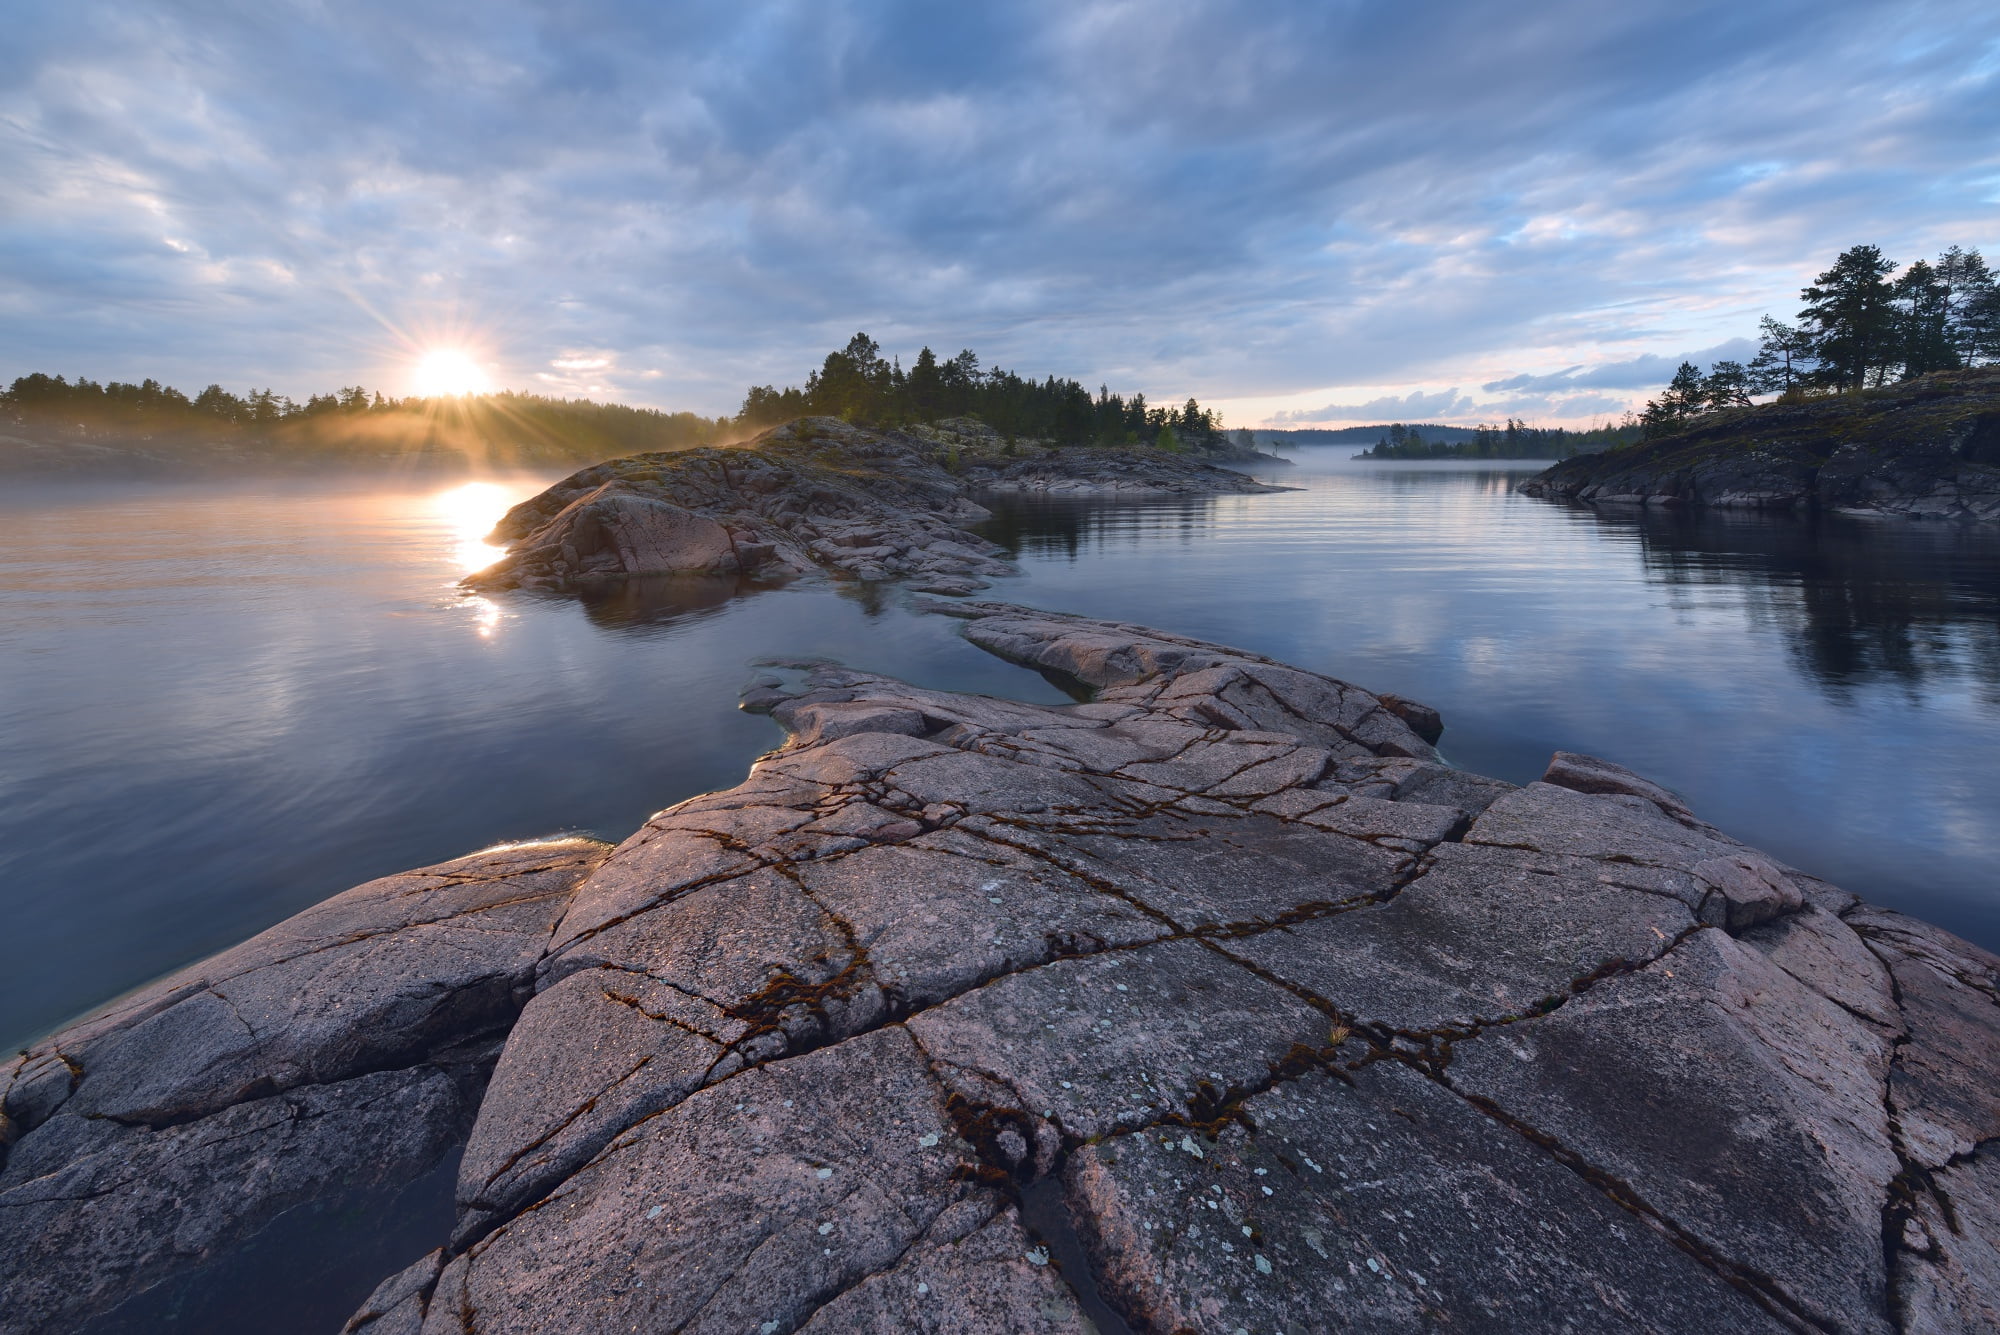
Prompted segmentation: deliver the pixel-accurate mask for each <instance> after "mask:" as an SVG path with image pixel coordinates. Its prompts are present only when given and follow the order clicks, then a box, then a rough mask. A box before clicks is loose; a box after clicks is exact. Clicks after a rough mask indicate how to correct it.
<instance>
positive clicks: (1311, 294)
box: [0, 0, 2000, 417]
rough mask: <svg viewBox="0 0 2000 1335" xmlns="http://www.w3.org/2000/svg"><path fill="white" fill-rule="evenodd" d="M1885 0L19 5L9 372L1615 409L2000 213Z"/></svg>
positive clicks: (688, 398) (7, 113)
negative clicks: (876, 350) (985, 378)
mask: <svg viewBox="0 0 2000 1335" xmlns="http://www.w3.org/2000/svg"><path fill="white" fill-rule="evenodd" d="M1877 17H1878V16H1876V15H1875V13H1874V10H1873V9H1872V8H1871V7H1868V6H1865V5H1863V4H1861V3H1859V2H1858V0H1828V3H1819V4H1810V5H1809V4H1807V3H1805V2H1804V0H1772V3H1769V4H1763V5H1741V4H1736V3H1728V2H1726V0H1689V3H1684V4H1671V5H1670V4H1667V3H1665V0H1635V3H1632V4H1628V5H1619V6H1605V5H1601V4H1592V3H1587V2H1586V0H1545V2H1544V3H1541V4H1538V5H1536V6H1533V7H1531V8H1530V9H1528V10H1521V9H1520V8H1518V7H1515V8H1513V9H1506V8H1489V9H1479V8H1477V7H1473V8H1469V9H1465V10H1463V11H1462V12H1458V13H1455V14H1454V16H1453V18H1452V21H1451V22H1450V23H1449V24H1445V25H1441V24H1439V23H1438V22H1437V21H1436V16H1435V14H1433V13H1431V12H1430V11H1428V10H1426V9H1424V8H1423V7H1418V6H1404V7H1400V8H1398V7H1384V6H1356V5H1328V4H1323V3H1314V2H1313V0H1272V2H1271V3H1266V4H1258V5H1253V4H1250V3H1248V0H1181V2H1180V3H1176V4H1173V5H1168V6H1141V5H1136V4H1133V3H1130V0H1064V2H1062V3H1058V0H1020V3H1015V4H1010V5H1001V6H956V7H952V6H936V5H925V4H920V3H917V0H848V2H847V3H843V4H840V5H792V6H739V7H725V6H715V5H701V4H695V3H693V2H692V0H647V2H642V0H562V3H557V2H556V0H548V3H537V2H533V0H490V3H483V4H478V5H475V4H472V3H470V2H469V0H398V2H397V3H394V4H391V3H387V2H386V0H354V2H353V3H351V4H346V5H341V6H298V5H289V4H267V5H255V6H253V5H249V4H244V3H238V2H237V0H213V3H202V4H198V5H197V4H183V5H160V4H157V3H143V2H142V0H72V3H69V4H64V5H44V6H28V7H25V9H24V11H23V12H22V13H21V14H19V15H18V16H15V15H10V17H9V21H8V29H7V40H6V41H5V42H4V43H0V177H4V179H6V180H7V182H8V189H7V190H6V192H4V196H0V378H4V377H7V376H11V375H14V374H20V373H23V372H26V371H29V370H35V369H42V370H48V371H50V372H56V371H67V372H68V373H71V374H75V373H78V372H83V373H88V374H91V375H93V376H98V377H104V376H117V377H119V378H126V379H131V378H138V377H141V376H145V375H155V376H159V377H161V378H163V379H166V380H169V381H170V382H178V383H184V384H205V383H207V382H208V381H209V380H215V379H220V380H223V381H225V382H227V383H230V384H232V385H234V386H237V387H243V386H247V385H248V384H250V383H253V382H254V383H258V384H272V385H274V386H276V387H277V388H278V389H280V390H281V391H282V392H289V393H293V394H295V395H303V394H305V393H308V392H311V391H314V390H318V389H324V388H328V387H331V386H334V385H338V384H345V383H352V382H353V381H354V380H355V379H357V378H362V379H367V380H369V381H370V382H376V381H379V382H382V383H385V384H389V383H393V381H394V378H395V377H396V376H397V375H398V374H400V371H401V368H402V367H404V366H405V365H406V364H407V362H408V361H409V359H410V356H411V349H412V347H413V346H415V345H418V344H421V343H422V342H424V341H425V340H427V339H431V338H435V337H438V336H440V335H439V331H443V332H444V333H448V334H450V335H451V336H454V337H458V336H476V339H477V341H478V342H479V343H480V345H481V346H483V347H487V348H490V349H491V350H492V353H493V355H494V357H495V358H496V359H497V360H498V362H499V364H500V371H501V378H502V379H503V380H506V381H508V382H509V383H513V384H515V385H517V386H519V387H522V388H532V387H534V386H535V385H537V384H540V383H543V382H541V381H539V380H538V379H537V377H539V376H542V375H546V374H571V375H574V376H582V374H583V371H584V368H556V367H552V365H551V363H553V362H555V361H557V360H559V359H563V358H564V357H565V356H566V354H567V353H568V352H570V351H573V350H575V349H588V350H591V353H592V355H598V354H599V353H602V354H603V355H606V356H608V357H610V358H611V359H613V366H612V368H611V369H613V370H615V369H616V368H643V369H634V370H632V371H631V372H629V373H624V374H623V375H622V378H609V379H607V378H605V377H603V376H600V377H598V378H596V379H592V380H590V383H598V384H607V385H609V386H611V387H612V389H613V390H615V391H616V392H619V393H629V394H634V395H643V398H644V401H647V402H651V403H655V404H658V405H660V406H666V407H685V408H690V409H695V410H699V411H704V412H710V413H713V412H721V411H729V410H732V409H733V408H734V407H735V406H736V404H737V403H738V402H739V401H740V398H741V394H742V389H743V387H744V386H745V385H747V384H751V383H766V382H773V381H775V382H779V383H784V382H796V381H797V380H798V379H799V378H801V377H802V375H803V374H804V372H805V370H806V369H807V368H808V367H809V366H811V365H813V364H816V363H817V361H818V360H819V358H820V356H821V355H823V353H824V352H825V351H826V349H828V348H829V347H833V346H837V345H838V344H840V343H842V342H844V341H845V340H846V338H847V337H848V335H850V334H852V333H853V332H854V331H855V330H857V329H866V330H868V331H869V332H871V333H872V334H874V335H875V336H876V337H877V338H878V339H880V340H881V341H882V343H883V345H884V347H885V349H886V350H889V351H893V352H897V353H900V354H902V355H903V356H904V358H905V359H906V360H907V359H908V357H909V356H910V355H912V354H913V353H914V352H915V351H916V349H917V348H918V347H919V346H921V345H923V344H926V343H928V344H930V345H932V346H933V347H936V348H938V349H939V350H941V351H945V350H950V351H955V350H956V349H958V348H960V347H964V346H971V347H974V348H976V349H977V350H978V351H979V352H980V353H981V354H982V355H983V356H984V358H985V360H986V362H987V364H988V365H993V364H999V365H1003V366H1007V367H1011V368H1017V369H1019V370H1021V371H1023V372H1024V373H1035V374H1041V373H1046V372H1052V371H1053V372H1059V373H1063V374H1072V375H1076V376H1078V377H1079V378H1081V379H1083V380H1085V381H1086V383H1089V384H1091V385H1093V386H1094V385H1096V384H1098V383H1109V384H1111V385H1113V386H1114V387H1117V388H1120V389H1125V390H1128V391H1129V390H1134V389H1138V390H1144V391H1145V392H1146V393H1147V394H1148V395H1149V396H1150V397H1153V398H1155V399H1162V398H1179V397H1184V396H1185V395H1186V394H1189V393H1194V394H1197V395H1199V396H1200V397H1202V398H1203V399H1204V400H1208V399H1212V398H1218V397H1225V398H1232V399H1235V400H1244V401H1254V400H1258V399H1259V398H1260V396H1261V397H1263V398H1268V399H1272V400H1277V399H1280V398H1289V401H1290V402H1299V401H1300V398H1299V396H1302V395H1308V394H1310V395H1314V396H1324V397H1327V398H1329V399H1332V398H1335V397H1337V396H1338V394H1339V391H1338V390H1337V389H1331V388H1328V387H1329V386H1339V385H1366V386H1371V387H1390V386H1393V387H1396V389H1397V391H1398V393H1397V395H1394V396H1390V397H1396V398H1398V400H1399V402H1404V403H1407V402H1408V401H1409V393H1420V394H1422V393H1437V392H1439V391H1434V390H1431V389H1430V387H1432V386H1437V385H1446V384H1459V385H1486V386H1501V387H1502V388H1488V389H1486V390H1485V391H1483V392H1484V393H1486V394H1489V395H1512V396H1514V398H1513V399H1509V400H1507V401H1520V402H1527V401H1529V400H1530V399H1532V398H1533V397H1534V396H1536V395H1542V396H1545V397H1544V401H1546V402H1549V403H1552V404H1560V403H1563V402H1584V401H1586V398H1585V397H1584V396H1588V395H1595V396H1596V398H1597V399H1604V398H1607V397H1609V398H1613V399H1615V398H1617V397H1618V396H1617V395H1616V394H1615V393H1614V392H1613V391H1618V390H1633V391H1637V390H1640V389H1643V388H1645V387H1647V386H1648V385H1651V384H1657V383H1663V377H1661V376H1659V375H1657V374H1655V372H1656V371H1657V369H1658V366H1659V364H1661V363H1676V362H1677V360H1678V356H1679V354H1678V353H1677V351H1676V350H1677V349H1682V348H1690V347H1693V348H1710V349H1713V348H1716V347H1720V346H1727V341H1728V340H1730V339H1733V338H1737V337H1740V336H1741V335H1744V334H1748V333H1750V332H1751V331H1752V330H1753V329H1754V327H1755V322H1756V318H1757V316H1758V315H1759V314H1761V313H1763V312H1765V311H1767V310H1768V311H1771V312H1773V313H1776V314H1780V315H1784V314H1788V313H1789V312H1790V311H1791V310H1792V309H1793V308H1794V304H1795V302H1796V299H1797V292H1798V289H1799V288H1800V287H1801V286H1802V285H1803V284H1804V282H1806V281H1808V280H1809V279H1810V277H1811V276H1812V274H1813V273H1814V272H1816V271H1817V270H1818V269H1820V268H1823V267H1824V266H1825V264H1826V263H1827V262H1828V261H1829V260H1830V259H1831V257H1832V255H1833V254H1834V253H1835V252H1837V251H1838V250H1839V249H1841V248H1843V247H1845V246H1847V245H1850V244H1853V243H1855V242H1857V241H1868V242H1873V243H1877V244H1881V245H1883V246H1884V247H1885V248H1887V249H1888V250H1889V252H1890V253H1891V254H1892V255H1894V256H1896V257H1898V258H1901V259H1910V258H1914V257H1916V256H1917V255H1921V254H1927V253H1934V252H1935V251H1937V250H1939V249H1942V248H1943V247H1944V246H1945V245H1948V244H1951V243H1952V242H1958V243H1961V244H1965V245H1969V246H1970V245H1981V244H1985V245H1987V246H1988V247H1989V248H1993V247H1994V246H1995V243H1996V242H2000V235H1996V233H1995V223H1994V215H1993V212H1992V206H1991V191H1992V186H1991V182H1992V180H1993V179H1994V178H1995V176H1996V174H2000V89H1996V86H1995V85H1996V80H2000V70H1996V67H1995V66H1994V64H1993V62H1992V61H1991V59H1990V55H1989V54H1988V53H1990V52H1991V51H1992V50H1993V49H1994V47H1995V43H1996V42H2000V10H1996V9H1995V8H1994V7H1993V6H1991V5H1990V4H1985V3H1979V2H1977V0H1912V2H1911V3H1908V4H1905V5H1902V6H1899V7H1898V9H1897V12H1896V34H1895V40H1883V39H1882V37H1881V34H1880V25H1879V23H1878V22H1877V21H1876V20H1877ZM168 238H171V241H169V240H168ZM1523 367H1528V368H1537V367H1546V368H1557V369H1553V370H1549V371H1527V372H1523V371H1520V370H1519V369H1518V368H1523ZM653 371H658V372H659V374H657V375H653V374H651V373H652V372H653ZM1666 373H1667V374H1668V375H1670V374H1671V373H1672V366H1671V365H1668V366H1667V367H1666ZM608 374H609V372H608V371H607V375H608ZM1524 375H1525V376H1526V377H1527V378H1526V379H1525V380H1524V379H1522V378H1521V377H1522V376H1524ZM1619 377H1623V379H1622V380H1620V379H1619ZM1411 387H1419V388H1418V389H1415V390H1412V389H1411ZM1404 391H1409V392H1404ZM1548 396H1553V397H1548ZM1306 401H1311V400H1310V399H1307V400H1306ZM1329 406H1330V407H1338V406H1340V405H1338V404H1329ZM1346 406H1347V407H1350V408H1353V407H1360V406H1365V405H1354V404H1349V405H1346ZM1488 407H1489V405H1486V404H1482V405H1481V408H1482V410H1484V409H1486V408H1488ZM1246 411H1247V410H1246ZM1401 412H1402V414H1403V415H1404V416H1406V417H1407V416H1409V415H1411V414H1410V411H1409V409H1407V408H1404V409H1402V410H1401ZM1238 415H1239V416H1240V415H1242V414H1241V413H1239V414H1238ZM1425 415H1439V414H1425Z"/></svg>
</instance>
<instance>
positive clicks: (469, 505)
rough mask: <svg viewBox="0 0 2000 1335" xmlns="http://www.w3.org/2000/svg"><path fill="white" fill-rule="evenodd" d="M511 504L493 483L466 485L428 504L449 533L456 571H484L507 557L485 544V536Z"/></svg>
mask: <svg viewBox="0 0 2000 1335" xmlns="http://www.w3.org/2000/svg"><path fill="white" fill-rule="evenodd" d="M512 500H513V493H512V492H511V491H509V490H508V489H507V488H506V487H503V486H501V485H499V484H498V483H496V482H467V483H465V484H464V485H463V486H458V487H453V488H452V489H451V490H450V491H441V492H439V493H438V494H437V496H436V498H435V499H434V500H433V501H432V502H431V503H432V505H434V506H435V507H436V508H437V512H438V514H439V515H441V516H442V517H443V518H444V521H445V523H446V525H447V526H448V527H449V529H450V533H451V544H452V561H453V563H454V564H455V565H457V567H458V568H459V570H460V571H462V572H463V573H465V574H468V575H469V574H471V573H472V572H473V571H475V570H484V569H485V568H486V567H487V566H490V565H492V564H493V563H494V562H495V561H498V560H499V559H500V558H501V557H503V556H505V555H506V554H507V552H506V549H505V548H502V547H496V546H494V545H493V544H492V543H490V542H488V541H486V535H487V534H489V533H491V532H492V531H493V526H494V525H495V524H496V523H498V522H500V516H501V515H504V514H506V513H507V507H508V505H509V504H510V503H511V502H512Z"/></svg>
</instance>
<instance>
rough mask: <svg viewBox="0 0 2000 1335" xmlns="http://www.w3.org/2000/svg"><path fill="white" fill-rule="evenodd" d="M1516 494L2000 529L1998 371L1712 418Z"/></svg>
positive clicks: (1562, 471)
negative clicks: (1993, 523) (1817, 512)
mask: <svg viewBox="0 0 2000 1335" xmlns="http://www.w3.org/2000/svg"><path fill="white" fill-rule="evenodd" d="M1520 490H1521V491H1522V492H1524V493H1525V494H1527V495H1530V496H1545V497H1549V498H1551V499H1560V500H1575V501H1585V502H1592V503H1615V504H1638V505H1670V506H1673V505H1687V506H1699V505H1712V506H1736V507H1743V508H1752V509H1767V510H1804V509H1821V510H1836V511H1844V512H1848V513H1855V514H1870V515H1892V516H1898V517H1907V518H1915V519H1959V520H1994V519H2000V368H1993V367H1988V368H1984V369H1981V370H1973V371H1940V372H1937V373H1935V374H1932V375H1928V376H1923V377H1921V378H1919V379H1916V380H1911V381H1908V382H1905V383H1903V384H1900V385H1894V386H1890V387H1887V388H1884V389H1879V390H1868V391H1865V392H1862V393H1858V394H1843V395H1840V396H1838V397H1832V398H1822V399H1807V400H1804V401H1802V402H1798V403H1773V404H1768V405H1765V406H1763V407H1757V408H1744V409H1737V410H1733V411H1729V412H1723V413H1715V414H1712V415H1710V416H1705V417H1702V418H1698V419H1696V421H1695V423H1694V425H1692V426H1690V427H1689V428H1688V429H1687V430H1685V431H1682V432H1680V433H1679V434H1677V435H1673V436H1669V437H1666V438H1665V439H1662V440H1656V441H1649V442H1646V443H1643V444H1639V445H1633V446H1630V447H1627V448H1624V449H1615V450H1607V451H1605V452H1604V453H1602V454H1586V455H1578V456H1577V457H1575V458H1573V459H1565V460H1563V461H1562V462H1561V463H1559V464H1556V465H1555V466H1554V467H1552V468H1550V469H1548V470H1547V471H1546V472H1543V473H1539V474H1537V475H1536V476H1534V477H1532V478H1530V479H1528V480H1527V481H1526V482H1523V483H1522V484H1521V486H1520Z"/></svg>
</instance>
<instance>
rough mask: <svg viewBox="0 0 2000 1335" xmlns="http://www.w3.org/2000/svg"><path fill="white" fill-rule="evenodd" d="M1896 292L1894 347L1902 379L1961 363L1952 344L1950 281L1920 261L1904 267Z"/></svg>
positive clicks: (1895, 287) (1947, 368) (1896, 282)
mask: <svg viewBox="0 0 2000 1335" xmlns="http://www.w3.org/2000/svg"><path fill="white" fill-rule="evenodd" d="M1893 286H1894V289H1895V293H1896V325H1897V329H1896V333H1897V339H1896V342H1897V350H1898V352H1899V353H1900V354H1901V360H1902V363H1903V378H1904V379H1905V380H1908V379H1910V378H1911V377H1912V376H1920V375H1923V374H1925V373H1926V372H1929V371H1949V370H1952V369H1953V368H1955V367H1958V366H1960V365H1962V364H1963V361H1962V359H1961V358H1960V357H1959V355H1958V349H1957V348H1956V347H1955V346H1953V343H1952V336H1951V335H1952V331H1951V323H1952V321H1951V314H1952V310H1951V306H1952V292H1951V284H1949V283H1947V282H1945V281H1944V279H1943V278H1942V277H1941V276H1940V275H1939V274H1938V271H1937V270H1936V269H1933V268H1932V267H1931V266H1930V265H1929V264H1927V263H1925V262H1924V261H1923V260H1918V261H1917V262H1916V263H1915V264H1912V265H1911V266H1910V267H1909V268H1907V269H1905V270H1904V271H1903V273H1902V276H1901V277H1899V278H1897V279H1896V281H1895V283H1894V284H1893Z"/></svg>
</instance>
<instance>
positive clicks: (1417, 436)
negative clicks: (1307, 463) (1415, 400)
mask: <svg viewBox="0 0 2000 1335" xmlns="http://www.w3.org/2000/svg"><path fill="white" fill-rule="evenodd" d="M1372 429H1373V430H1376V431H1379V432H1380V433H1381V435H1380V437H1379V438H1378V439H1377V440H1376V442H1375V444H1374V445H1373V446H1372V447H1371V448H1369V449H1365V450H1363V451H1361V453H1359V454H1357V455H1355V456H1354V457H1355V458H1357V459H1568V458H1571V457H1572V456H1574V455H1578V454H1594V453H1596V452H1597V451H1599V450H1608V449H1611V448H1612V447H1614V446H1617V445H1624V444H1627V443H1629V442H1631V441H1634V440H1637V439H1639V435H1640V428H1639V427H1638V426H1637V425H1635V424H1633V423H1630V422H1627V423H1624V424H1622V425H1619V426H1600V427H1592V428H1591V429H1590V430H1588V431H1570V430H1568V429H1566V428H1564V427H1559V426H1555V427H1535V426H1529V425H1528V424H1527V423H1525V422H1521V421H1517V420H1516V419H1514V418H1511V417H1510V418H1508V419H1507V425H1506V426H1504V427H1495V426H1476V427H1470V428H1467V427H1449V428H1436V427H1414V426H1412V427H1406V426H1404V425H1403V424H1402V423H1400V422H1397V423H1393V424H1391V425H1390V426H1388V427H1376V428H1372ZM1426 431H1430V432H1434V433H1435V434H1434V435H1432V436H1426V435H1425V432H1426ZM1446 432H1450V433H1453V434H1455V435H1456V436H1457V439H1451V438H1450V436H1448V435H1447V434H1446Z"/></svg>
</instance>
